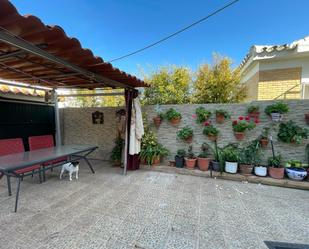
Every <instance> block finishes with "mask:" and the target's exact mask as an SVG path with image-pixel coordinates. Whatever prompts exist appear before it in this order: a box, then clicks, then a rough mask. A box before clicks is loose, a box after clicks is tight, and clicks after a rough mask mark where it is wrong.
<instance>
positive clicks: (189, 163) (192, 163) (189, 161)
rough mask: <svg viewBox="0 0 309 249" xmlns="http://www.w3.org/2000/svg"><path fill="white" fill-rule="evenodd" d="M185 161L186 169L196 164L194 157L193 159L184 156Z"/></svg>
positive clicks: (192, 167)
mask: <svg viewBox="0 0 309 249" xmlns="http://www.w3.org/2000/svg"><path fill="white" fill-rule="evenodd" d="M185 163H186V168H187V169H194V168H195V164H196V158H193V159H189V158H185Z"/></svg>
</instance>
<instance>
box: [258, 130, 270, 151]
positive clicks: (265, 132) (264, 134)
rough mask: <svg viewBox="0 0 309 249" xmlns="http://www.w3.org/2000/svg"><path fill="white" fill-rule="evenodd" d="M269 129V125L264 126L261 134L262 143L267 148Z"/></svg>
mask: <svg viewBox="0 0 309 249" xmlns="http://www.w3.org/2000/svg"><path fill="white" fill-rule="evenodd" d="M269 130H270V128H269V127H264V128H263V130H262V133H261V135H260V144H261V146H262V147H263V148H266V147H267V145H268V137H269Z"/></svg>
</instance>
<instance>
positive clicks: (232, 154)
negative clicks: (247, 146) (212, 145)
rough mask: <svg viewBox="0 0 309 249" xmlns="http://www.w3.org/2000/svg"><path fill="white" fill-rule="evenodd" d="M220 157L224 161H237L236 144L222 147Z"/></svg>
mask: <svg viewBox="0 0 309 249" xmlns="http://www.w3.org/2000/svg"><path fill="white" fill-rule="evenodd" d="M221 156H222V159H223V160H224V161H226V162H238V159H239V151H238V148H237V145H235V144H229V145H227V146H225V147H224V148H223V149H222V152H221Z"/></svg>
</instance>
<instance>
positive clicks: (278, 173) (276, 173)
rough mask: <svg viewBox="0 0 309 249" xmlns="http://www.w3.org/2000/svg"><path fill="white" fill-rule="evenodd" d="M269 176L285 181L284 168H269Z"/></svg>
mask: <svg viewBox="0 0 309 249" xmlns="http://www.w3.org/2000/svg"><path fill="white" fill-rule="evenodd" d="M268 175H269V176H270V177H271V178H275V179H283V177H284V168H275V167H268Z"/></svg>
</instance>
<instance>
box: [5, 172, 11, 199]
mask: <svg viewBox="0 0 309 249" xmlns="http://www.w3.org/2000/svg"><path fill="white" fill-rule="evenodd" d="M6 180H7V184H8V193H9V196H11V195H12V188H11V177H10V176H9V175H7V176H6Z"/></svg>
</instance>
